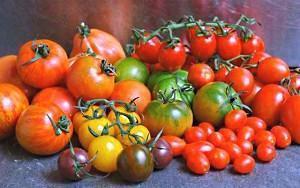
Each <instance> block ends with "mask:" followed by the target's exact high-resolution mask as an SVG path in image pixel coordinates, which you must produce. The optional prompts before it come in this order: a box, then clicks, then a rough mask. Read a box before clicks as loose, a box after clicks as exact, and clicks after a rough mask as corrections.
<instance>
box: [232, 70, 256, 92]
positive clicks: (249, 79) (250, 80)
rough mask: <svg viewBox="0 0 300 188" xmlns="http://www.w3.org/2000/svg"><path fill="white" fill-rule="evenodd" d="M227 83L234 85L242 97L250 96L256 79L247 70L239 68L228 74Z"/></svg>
mask: <svg viewBox="0 0 300 188" xmlns="http://www.w3.org/2000/svg"><path fill="white" fill-rule="evenodd" d="M226 83H228V84H232V87H233V89H234V90H235V91H236V92H239V93H241V96H243V95H249V94H250V92H251V91H252V89H253V87H254V77H253V75H252V73H251V72H250V71H248V70H247V69H245V68H241V67H237V68H234V69H232V70H231V71H230V72H229V73H228V75H227V76H226Z"/></svg>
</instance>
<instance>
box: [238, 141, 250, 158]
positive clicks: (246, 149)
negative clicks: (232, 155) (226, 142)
mask: <svg viewBox="0 0 300 188" xmlns="http://www.w3.org/2000/svg"><path fill="white" fill-rule="evenodd" d="M237 145H238V146H240V148H241V150H242V153H243V154H248V155H251V154H252V152H253V144H252V142H250V141H248V140H238V141H237Z"/></svg>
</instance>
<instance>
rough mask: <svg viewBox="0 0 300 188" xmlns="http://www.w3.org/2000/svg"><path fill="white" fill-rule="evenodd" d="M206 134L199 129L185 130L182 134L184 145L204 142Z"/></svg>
mask: <svg viewBox="0 0 300 188" xmlns="http://www.w3.org/2000/svg"><path fill="white" fill-rule="evenodd" d="M206 137H207V135H206V133H205V131H204V130H203V129H202V128H200V127H190V128H188V129H186V131H185V133H184V140H185V141H186V143H188V144H189V143H193V142H198V141H205V140H206Z"/></svg>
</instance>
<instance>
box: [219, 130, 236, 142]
mask: <svg viewBox="0 0 300 188" xmlns="http://www.w3.org/2000/svg"><path fill="white" fill-rule="evenodd" d="M219 133H221V134H222V135H223V136H224V138H225V141H227V142H233V143H235V142H236V141H237V137H236V134H235V133H234V132H233V131H232V130H231V129H228V128H221V129H220V130H219Z"/></svg>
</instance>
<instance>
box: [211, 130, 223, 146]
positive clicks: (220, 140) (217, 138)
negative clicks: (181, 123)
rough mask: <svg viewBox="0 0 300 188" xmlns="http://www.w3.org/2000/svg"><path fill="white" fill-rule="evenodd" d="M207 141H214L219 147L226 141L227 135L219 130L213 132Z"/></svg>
mask: <svg viewBox="0 0 300 188" xmlns="http://www.w3.org/2000/svg"><path fill="white" fill-rule="evenodd" d="M207 141H209V142H210V143H212V144H213V145H214V146H216V147H219V146H221V144H223V143H224V142H225V137H224V136H223V134H221V133H219V132H213V133H211V135H209V137H208V138H207Z"/></svg>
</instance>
